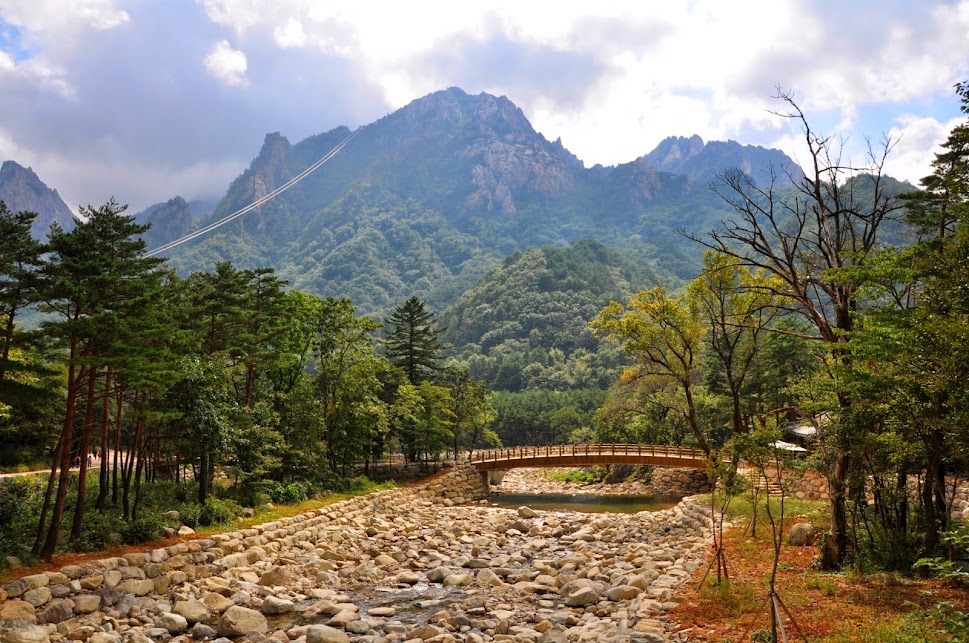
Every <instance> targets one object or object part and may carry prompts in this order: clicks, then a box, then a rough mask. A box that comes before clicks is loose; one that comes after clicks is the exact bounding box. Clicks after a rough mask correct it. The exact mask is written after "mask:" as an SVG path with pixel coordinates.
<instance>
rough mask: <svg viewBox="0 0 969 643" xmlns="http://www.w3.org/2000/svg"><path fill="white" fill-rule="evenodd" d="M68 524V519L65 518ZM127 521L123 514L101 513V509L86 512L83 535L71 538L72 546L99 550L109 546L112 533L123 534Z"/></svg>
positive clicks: (80, 549)
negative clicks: (122, 516) (109, 537)
mask: <svg viewBox="0 0 969 643" xmlns="http://www.w3.org/2000/svg"><path fill="white" fill-rule="evenodd" d="M65 523H66V524H69V523H67V521H66V520H65ZM125 526H126V523H125V522H124V521H123V520H122V519H121V516H117V515H115V514H108V513H101V512H100V511H86V512H84V521H83V522H82V523H81V535H80V536H78V537H77V538H73V539H71V544H70V547H71V549H72V550H74V551H98V550H100V549H104V548H105V547H107V546H108V544H109V542H108V536H109V535H110V534H117V533H120V534H123V533H124V529H125Z"/></svg>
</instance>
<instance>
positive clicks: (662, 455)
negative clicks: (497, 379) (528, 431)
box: [471, 444, 709, 471]
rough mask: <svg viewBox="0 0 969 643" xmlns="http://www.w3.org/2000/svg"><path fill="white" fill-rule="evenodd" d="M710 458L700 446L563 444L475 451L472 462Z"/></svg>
mask: <svg viewBox="0 0 969 643" xmlns="http://www.w3.org/2000/svg"><path fill="white" fill-rule="evenodd" d="M708 463H709V461H708V460H707V458H706V456H705V455H704V454H703V451H700V450H699V449H690V448H686V447H675V446H668V445H663V444H563V445H554V446H543V447H513V448H509V449H489V450H485V451H475V452H474V453H473V454H472V455H471V464H473V465H474V466H475V467H477V469H478V470H479V471H494V470H501V469H514V468H517V467H587V466H593V465H597V464H637V465H639V464H649V465H654V466H662V467H685V468H693V469H705V468H706V467H707V465H708Z"/></svg>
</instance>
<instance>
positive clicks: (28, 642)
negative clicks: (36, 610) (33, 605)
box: [0, 621, 50, 643]
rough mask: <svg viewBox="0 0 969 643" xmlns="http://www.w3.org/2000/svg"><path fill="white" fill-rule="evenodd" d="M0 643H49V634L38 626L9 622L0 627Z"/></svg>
mask: <svg viewBox="0 0 969 643" xmlns="http://www.w3.org/2000/svg"><path fill="white" fill-rule="evenodd" d="M0 643H50V634H48V633H47V628H45V627H41V626H40V625H34V624H33V623H27V622H26V621H10V622H9V623H4V624H3V626H2V627H0Z"/></svg>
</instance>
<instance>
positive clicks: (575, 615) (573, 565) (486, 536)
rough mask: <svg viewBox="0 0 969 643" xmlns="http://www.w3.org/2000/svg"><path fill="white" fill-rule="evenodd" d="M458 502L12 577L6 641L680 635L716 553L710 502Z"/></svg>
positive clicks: (386, 501)
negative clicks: (537, 505)
mask: <svg viewBox="0 0 969 643" xmlns="http://www.w3.org/2000/svg"><path fill="white" fill-rule="evenodd" d="M428 494H430V495H428ZM434 500H437V502H435V501H434ZM445 500H449V501H451V502H453V499H451V498H443V497H442V496H440V495H436V492H431V491H429V490H428V489H426V488H424V489H420V488H418V489H395V490H391V491H387V492H381V493H377V494H371V495H369V496H364V497H361V498H355V499H352V500H349V501H345V502H342V503H338V504H335V505H331V506H329V507H326V508H324V509H322V510H318V511H315V512H310V513H308V514H305V515H303V516H300V517H297V518H296V519H287V521H278V522H275V523H269V524H267V525H262V526H260V527H258V528H253V529H247V530H242V531H240V532H233V533H230V534H221V535H220V536H217V537H213V538H212V539H207V541H210V542H206V541H191V542H187V543H180V544H178V545H173V546H171V547H168V548H164V549H156V550H153V551H151V552H146V553H144V554H129V555H127V556H124V557H121V558H108V559H103V560H100V561H97V562H94V563H90V564H86V565H81V566H71V567H65V568H62V569H61V570H59V571H57V572H47V573H44V574H36V575H33V576H27V577H25V578H21V579H18V580H15V581H11V582H10V583H7V584H6V585H5V586H4V587H3V589H2V590H0V600H3V599H6V600H4V601H3V602H2V603H0V642H2V643H59V642H60V641H81V642H87V643H149V642H150V641H162V642H164V641H174V642H178V643H187V642H188V641H191V640H200V641H201V640H216V641H220V643H227V641H228V639H241V640H244V641H247V642H249V643H258V642H259V641H263V640H268V639H274V640H275V641H279V642H281V643H282V642H288V641H298V642H300V643H302V642H303V641H305V642H306V643H325V642H330V641H333V642H342V641H361V642H367V643H391V642H394V641H431V642H441V643H443V642H449V641H472V642H483V641H549V642H554V641H592V640H608V641H622V640H632V641H668V640H675V635H671V634H670V633H669V632H668V631H667V625H666V623H665V620H664V615H663V614H664V611H665V610H666V609H668V608H670V607H672V606H673V605H675V604H676V599H675V597H674V591H675V589H676V588H677V587H678V586H679V585H680V583H681V582H682V581H683V580H684V579H685V578H687V577H688V575H689V574H690V572H691V571H693V570H694V569H695V568H696V567H697V566H699V565H700V564H701V562H702V560H703V559H704V558H705V556H706V554H707V553H708V547H709V540H708V534H709V529H708V527H709V517H708V514H707V513H706V511H705V507H704V506H703V505H702V504H701V503H699V502H697V501H694V500H692V499H686V500H684V501H683V502H681V503H680V504H679V505H678V506H677V507H675V508H673V509H668V510H665V511H660V512H655V513H648V512H643V513H639V514H632V515H629V514H581V513H571V512H564V513H558V512H536V511H532V510H530V509H528V508H522V509H520V510H519V511H517V512H516V511H512V510H508V509H500V508H493V507H486V506H481V505H474V506H463V507H451V506H448V505H447V504H445V502H444V501H445ZM671 636H672V637H673V638H672V639H671Z"/></svg>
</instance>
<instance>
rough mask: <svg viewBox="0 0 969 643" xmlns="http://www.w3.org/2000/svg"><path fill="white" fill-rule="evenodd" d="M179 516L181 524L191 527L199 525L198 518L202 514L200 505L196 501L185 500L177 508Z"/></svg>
mask: <svg viewBox="0 0 969 643" xmlns="http://www.w3.org/2000/svg"><path fill="white" fill-rule="evenodd" d="M178 513H179V517H180V519H181V521H182V524H183V525H188V526H189V527H192V528H193V529H194V528H195V527H199V526H201V523H200V522H199V518H200V517H201V516H202V505H200V504H199V503H197V502H186V503H185V504H183V505H181V506H180V507H179V508H178Z"/></svg>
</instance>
